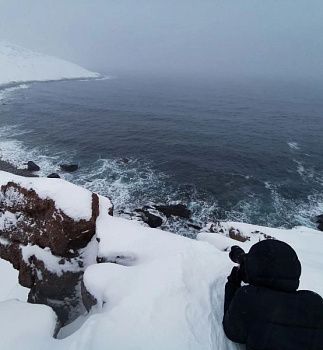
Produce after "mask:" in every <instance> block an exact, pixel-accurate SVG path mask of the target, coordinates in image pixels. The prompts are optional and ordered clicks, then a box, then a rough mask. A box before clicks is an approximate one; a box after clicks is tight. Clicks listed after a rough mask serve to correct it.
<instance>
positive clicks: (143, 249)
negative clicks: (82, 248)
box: [0, 174, 323, 350]
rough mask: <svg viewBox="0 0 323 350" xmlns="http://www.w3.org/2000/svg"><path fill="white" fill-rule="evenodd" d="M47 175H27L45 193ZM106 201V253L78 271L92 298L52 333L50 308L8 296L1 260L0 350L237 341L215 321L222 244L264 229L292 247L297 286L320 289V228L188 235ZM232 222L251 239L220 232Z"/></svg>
mask: <svg viewBox="0 0 323 350" xmlns="http://www.w3.org/2000/svg"><path fill="white" fill-rule="evenodd" d="M2 175H3V174H0V176H2ZM6 176H7V177H8V175H6ZM4 177H5V176H4ZM9 177H10V176H9ZM6 180H7V178H5V180H4V179H3V181H6ZM53 180H54V179H33V180H28V181H33V182H34V187H35V189H36V190H37V192H40V189H39V188H40V187H41V188H42V189H41V192H42V193H43V195H45V193H46V191H45V190H43V186H44V185H45V183H46V182H47V183H48V186H49V187H50V184H51V183H52V181H53ZM3 181H2V182H3ZM26 181H27V180H26ZM55 181H62V183H63V180H55ZM37 182H39V184H41V185H38V184H37ZM64 183H65V184H66V182H64ZM25 185H27V184H25ZM29 185H30V184H29ZM38 186H39V187H38ZM36 187H37V188H36ZM66 188H67V187H64V191H63V192H62V193H60V194H58V193H56V194H55V196H57V198H58V199H59V200H60V201H61V202H60V203H61V205H62V206H64V205H65V204H66V203H70V202H69V201H70V199H68V198H67V199H66V203H65V202H64V200H63V199H62V198H61V197H64V196H68V197H73V193H74V190H75V191H76V193H77V191H78V190H77V189H76V188H75V187H74V186H73V185H71V186H70V187H68V191H66ZM62 189H63V186H62ZM47 193H50V190H48V191H47ZM50 195H51V196H52V195H53V194H52V193H50ZM78 198H80V197H78ZM84 200H86V198H84ZM109 205H110V202H109V201H108V200H106V199H104V198H102V197H101V198H100V216H99V218H98V219H97V233H96V235H97V238H99V243H96V244H97V249H94V250H93V252H95V254H96V253H97V254H98V256H99V257H104V258H105V261H106V262H105V263H100V264H94V263H92V265H90V266H89V267H88V268H87V269H86V271H85V275H84V283H85V286H86V287H87V289H88V291H90V292H91V293H92V294H93V295H94V296H95V298H96V299H97V301H98V303H97V305H96V306H95V307H94V308H93V309H92V311H91V312H90V314H89V315H84V316H81V317H80V318H79V319H78V320H76V321H74V323H73V324H71V325H69V326H66V327H65V328H63V329H62V330H61V331H60V333H59V334H58V339H54V338H53V337H52V334H53V332H54V328H55V315H54V313H53V312H52V310H51V309H50V308H49V307H46V306H42V305H29V304H26V303H25V302H22V301H13V300H10V299H12V298H17V299H20V300H23V298H22V296H23V293H22V292H23V291H21V290H20V291H19V290H17V282H16V279H15V276H17V273H16V271H14V270H13V269H12V268H11V266H10V265H9V264H7V263H4V262H1V264H0V269H1V271H3V272H2V273H1V276H2V281H1V282H2V283H1V286H0V290H2V291H3V292H2V293H1V294H0V296H1V299H2V300H3V301H2V302H1V303H0V348H1V349H11V350H17V349H24V350H26V349H33V350H38V349H39V350H40V349H44V348H46V349H48V350H51V349H53V350H72V349H73V350H74V349H79V350H100V349H109V348H112V349H114V350H135V349H136V350H138V349H142V350H144V349H149V350H150V349H155V350H159V349H163V350H164V349H167V350H184V349H185V350H186V349H189V350H211V349H212V350H214V349H219V350H222V349H226V350H234V349H243V348H244V347H243V346H241V345H237V344H234V343H232V342H231V341H229V340H227V339H226V337H225V335H224V333H223V330H222V325H221V322H222V316H223V311H222V310H223V292H224V284H225V282H226V277H227V275H228V274H229V273H230V271H231V268H232V266H233V263H232V262H231V261H230V260H229V257H228V252H227V251H226V250H227V248H228V247H230V246H231V245H237V244H238V245H240V246H241V247H243V248H244V249H245V250H246V251H248V249H249V247H250V246H251V245H252V244H254V243H255V242H257V241H258V240H259V239H264V238H265V236H266V235H267V236H268V235H270V236H271V237H275V238H277V239H280V240H283V241H285V242H287V243H289V244H291V245H292V246H293V247H294V249H295V250H296V252H297V253H298V256H299V258H300V261H301V263H302V267H303V270H302V277H301V288H304V289H307V288H308V289H312V290H314V291H316V292H318V293H319V294H320V295H323V279H322V271H323V258H322V254H321V249H322V247H323V233H322V232H319V231H316V230H312V229H308V228H304V227H299V228H295V229H293V230H281V229H272V228H267V227H259V226H254V225H248V224H244V223H233V222H232V223H231V222H230V223H222V228H223V233H209V232H202V233H200V235H199V236H198V239H197V240H191V239H188V238H184V237H181V236H177V235H175V234H172V233H169V232H165V231H161V230H158V229H151V228H147V227H143V226H141V225H140V223H138V222H135V221H128V220H124V219H122V218H118V217H111V216H109V215H108V210H107V208H108V207H109ZM231 227H234V228H235V229H238V230H239V231H240V235H242V236H245V237H249V238H250V240H247V241H246V242H244V243H240V242H237V241H236V240H232V239H231V238H229V237H227V233H228V232H229V231H230V228H231ZM95 242H96V241H95ZM93 260H94V259H93ZM4 286H5V288H6V289H5V290H4V289H3V288H4ZM18 289H19V287H18Z"/></svg>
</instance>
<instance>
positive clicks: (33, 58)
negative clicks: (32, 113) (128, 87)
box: [0, 42, 99, 85]
mask: <svg viewBox="0 0 323 350" xmlns="http://www.w3.org/2000/svg"><path fill="white" fill-rule="evenodd" d="M98 76H99V74H97V73H94V72H91V71H88V70H86V69H84V68H82V67H80V66H78V65H76V64H74V63H70V62H67V61H64V60H62V59H59V58H55V57H51V56H47V55H43V54H40V53H37V52H34V51H31V50H28V49H25V48H22V47H20V46H17V45H12V44H9V43H6V42H0V85H2V84H9V83H14V82H28V81H48V80H61V79H77V78H96V77H98Z"/></svg>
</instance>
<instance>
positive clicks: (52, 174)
mask: <svg viewBox="0 0 323 350" xmlns="http://www.w3.org/2000/svg"><path fill="white" fill-rule="evenodd" d="M47 177H48V178H49V179H60V178H61V177H60V176H59V175H58V174H57V173H51V174H49V175H47Z"/></svg>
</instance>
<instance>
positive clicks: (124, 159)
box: [121, 158, 129, 164]
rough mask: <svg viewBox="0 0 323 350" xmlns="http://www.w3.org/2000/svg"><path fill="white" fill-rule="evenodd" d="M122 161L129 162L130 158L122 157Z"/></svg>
mask: <svg viewBox="0 0 323 350" xmlns="http://www.w3.org/2000/svg"><path fill="white" fill-rule="evenodd" d="M121 161H122V163H124V164H128V163H129V159H128V158H122V159H121Z"/></svg>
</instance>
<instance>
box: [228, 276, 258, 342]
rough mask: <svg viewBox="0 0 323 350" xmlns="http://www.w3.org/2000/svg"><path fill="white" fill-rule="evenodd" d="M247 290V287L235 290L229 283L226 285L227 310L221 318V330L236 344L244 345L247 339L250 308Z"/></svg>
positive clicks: (235, 287)
mask: <svg viewBox="0 0 323 350" xmlns="http://www.w3.org/2000/svg"><path fill="white" fill-rule="evenodd" d="M248 290H249V286H247V287H240V288H237V285H236V286H232V285H230V282H229V281H228V283H227V284H226V296H225V304H226V305H225V307H226V308H227V309H226V310H225V313H224V317H223V329H224V333H225V334H226V336H227V337H228V338H229V339H230V340H232V341H234V342H236V343H242V344H245V343H246V342H247V338H248V328H249V323H250V322H249V318H250V317H251V315H250V313H251V310H250V309H251V308H252V305H250V303H252V301H251V300H250V298H249V297H248ZM227 291H228V294H227ZM230 298H231V300H230Z"/></svg>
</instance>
